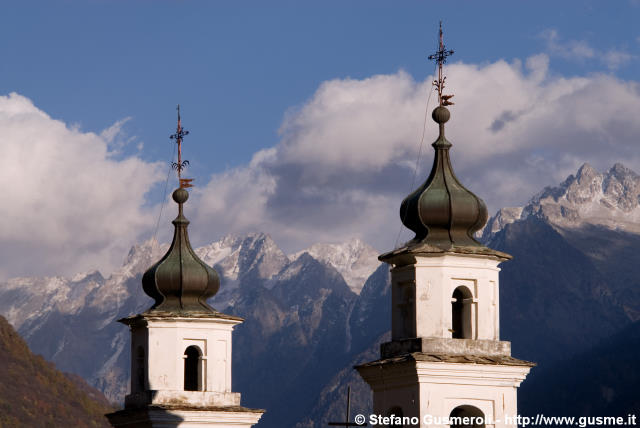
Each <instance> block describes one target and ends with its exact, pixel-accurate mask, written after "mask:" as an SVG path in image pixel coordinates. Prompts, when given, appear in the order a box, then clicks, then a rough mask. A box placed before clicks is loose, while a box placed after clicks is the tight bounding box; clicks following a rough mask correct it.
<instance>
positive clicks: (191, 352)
mask: <svg viewBox="0 0 640 428" xmlns="http://www.w3.org/2000/svg"><path fill="white" fill-rule="evenodd" d="M201 357H202V353H201V352H200V349H199V348H198V347H197V346H193V345H192V346H189V347H188V348H187V349H186V350H185V351H184V390H185V391H202V358H201Z"/></svg>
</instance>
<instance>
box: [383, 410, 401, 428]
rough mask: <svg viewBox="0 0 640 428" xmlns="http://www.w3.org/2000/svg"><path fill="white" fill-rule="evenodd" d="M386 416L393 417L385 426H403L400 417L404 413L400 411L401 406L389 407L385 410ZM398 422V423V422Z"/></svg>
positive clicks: (387, 427) (394, 427)
mask: <svg viewBox="0 0 640 428" xmlns="http://www.w3.org/2000/svg"><path fill="white" fill-rule="evenodd" d="M387 416H389V417H393V418H394V420H392V421H391V423H390V424H389V425H387V426H386V428H391V427H393V428H397V427H400V428H404V423H402V418H403V417H404V413H403V412H402V407H400V406H395V407H392V408H390V409H389V411H388V412H387ZM398 422H400V423H398Z"/></svg>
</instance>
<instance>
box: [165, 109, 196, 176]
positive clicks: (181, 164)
mask: <svg viewBox="0 0 640 428" xmlns="http://www.w3.org/2000/svg"><path fill="white" fill-rule="evenodd" d="M176 109H177V110H178V128H177V129H176V133H175V134H172V135H170V136H169V138H171V139H172V140H176V144H178V162H171V168H173V169H175V170H176V171H177V172H178V181H179V182H180V187H181V188H182V189H185V188H187V187H193V184H191V182H192V181H193V178H182V170H183V169H185V167H186V166H187V165H189V161H188V160H184V161H183V160H182V139H183V138H184V137H186V136H187V135H189V131H186V130H184V129H182V121H181V119H180V104H178V107H177V108H176Z"/></svg>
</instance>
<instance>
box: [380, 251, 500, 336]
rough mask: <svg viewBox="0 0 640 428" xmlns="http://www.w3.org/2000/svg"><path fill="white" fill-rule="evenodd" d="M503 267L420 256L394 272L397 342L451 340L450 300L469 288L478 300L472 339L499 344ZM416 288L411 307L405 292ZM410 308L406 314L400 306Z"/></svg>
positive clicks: (480, 260) (481, 260) (474, 259)
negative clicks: (408, 304)
mask: <svg viewBox="0 0 640 428" xmlns="http://www.w3.org/2000/svg"><path fill="white" fill-rule="evenodd" d="M499 263H500V262H499V261H498V260H495V259H493V258H491V257H487V256H468V255H459V254H448V255H440V256H437V257H417V261H416V263H415V264H414V265H410V266H402V267H396V268H393V269H392V270H391V282H392V287H393V290H392V336H393V339H394V340H396V339H405V338H410V337H439V338H451V337H452V333H451V328H452V325H451V297H452V295H453V291H454V290H455V289H456V288H457V287H458V286H465V287H467V288H468V289H469V291H470V292H471V294H472V297H473V303H472V337H471V338H472V339H487V340H499V338H500V329H499V319H500V318H499V301H498V299H499V297H498V296H499V289H498V287H499V278H498V275H499V272H500V268H498V264H499ZM411 286H414V287H415V296H414V298H413V301H412V302H406V298H403V297H404V294H406V293H404V292H403V290H404V289H406V288H407V287H411ZM407 303H410V304H412V305H413V307H412V309H411V310H410V311H408V312H407V310H406V309H405V310H404V312H403V311H402V306H401V304H404V305H406V304H407ZM407 314H409V318H407ZM408 323H409V324H412V327H411V328H407V327H406V326H407V324H408Z"/></svg>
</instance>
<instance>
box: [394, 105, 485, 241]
mask: <svg viewBox="0 0 640 428" xmlns="http://www.w3.org/2000/svg"><path fill="white" fill-rule="evenodd" d="M432 117H433V120H435V121H436V122H437V123H438V124H439V126H440V135H439V136H438V139H437V140H436V141H435V142H434V143H433V144H432V146H433V148H434V150H435V156H434V160H433V167H432V168H431V173H430V174H429V178H427V181H425V182H424V184H422V185H421V186H420V187H419V188H418V189H417V190H415V191H414V192H413V193H411V194H410V195H409V196H407V197H406V198H405V199H404V201H402V205H401V206H400V218H401V220H402V223H403V224H404V225H405V226H406V227H408V228H409V229H411V230H412V231H414V232H415V234H416V236H415V238H414V239H413V240H412V241H411V242H410V243H409V245H412V244H413V245H416V244H428V245H431V246H434V247H438V248H440V249H442V250H445V251H449V250H455V247H483V245H482V244H480V243H479V242H478V241H476V239H475V238H474V237H473V234H474V233H475V232H477V231H478V230H480V229H481V228H482V227H483V226H484V224H485V223H486V222H487V207H486V205H485V204H484V202H483V201H482V199H480V198H479V197H477V196H476V195H474V194H473V193H472V192H471V191H469V190H468V189H467V188H465V187H464V186H463V185H462V184H461V183H460V181H459V180H458V179H457V178H456V176H455V174H454V173H453V167H452V166H451V160H450V158H449V149H450V148H451V143H450V142H449V141H447V139H446V138H445V136H444V124H445V122H446V121H448V120H449V117H450V113H449V110H448V109H447V108H446V107H443V106H438V107H436V108H435V110H433V114H432ZM483 248H484V247H483Z"/></svg>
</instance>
